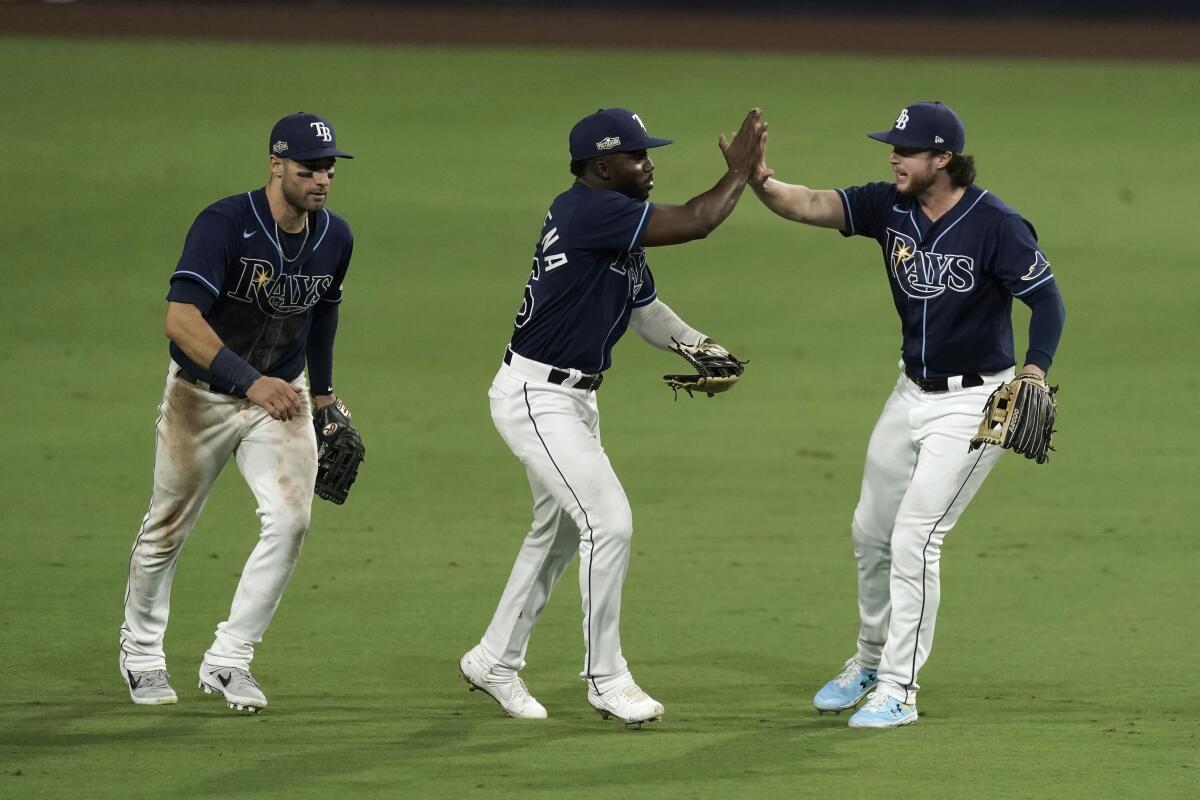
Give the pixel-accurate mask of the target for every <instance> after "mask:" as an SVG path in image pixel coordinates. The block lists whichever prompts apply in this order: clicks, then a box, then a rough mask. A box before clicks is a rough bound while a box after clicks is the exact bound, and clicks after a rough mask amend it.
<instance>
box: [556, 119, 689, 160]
mask: <svg viewBox="0 0 1200 800" xmlns="http://www.w3.org/2000/svg"><path fill="white" fill-rule="evenodd" d="M670 143H671V140H670V139H659V138H658V137H655V136H651V135H649V134H648V133H646V126H645V125H644V124H642V120H641V118H640V117H639V116H638V115H637V114H634V113H633V112H632V111H630V110H629V109H627V108H602V109H600V110H598V111H597V112H596V113H595V114H589V115H588V116H586V117H584V118H583V119H581V120H579V122H577V123H575V127H573V128H571V135H570V137H569V144H570V147H571V160H572V161H581V160H583V159H588V158H595V157H596V156H600V155H605V154H607V153H632V152H635V151H637V150H649V149H650V148H651V147H662V146H663V145H666V144H670Z"/></svg>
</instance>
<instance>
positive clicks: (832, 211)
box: [754, 178, 846, 230]
mask: <svg viewBox="0 0 1200 800" xmlns="http://www.w3.org/2000/svg"><path fill="white" fill-rule="evenodd" d="M754 194H756V195H757V196H758V199H759V200H761V201H762V203H763V205H764V206H766V207H767V208H769V209H771V210H772V211H774V212H775V213H776V214H778V215H779V216H781V217H783V218H784V219H791V220H795V221H796V222H803V223H804V224H806V225H816V226H817V227H819V228H836V229H839V230H840V229H841V228H844V227H845V226H846V213H845V212H844V211H843V210H842V199H841V198H840V197H838V193H837V192H835V191H834V190H833V189H810V188H808V187H807V186H799V185H797V184H793V183H784V182H783V181H777V180H775V179H774V178H767V179H766V180H765V181H764V182H763V184H762V185H761V186H754Z"/></svg>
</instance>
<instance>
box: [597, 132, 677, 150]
mask: <svg viewBox="0 0 1200 800" xmlns="http://www.w3.org/2000/svg"><path fill="white" fill-rule="evenodd" d="M674 143H675V140H674V139H659V138H658V137H657V136H647V137H646V138H645V139H639V140H638V141H636V142H630V143H629V144H627V145H623V146H619V147H614V148H613V149H612V150H611V151H609V152H612V153H633V152H636V151H638V150H649V149H650V148H651V147H665V146H666V145H669V144H674Z"/></svg>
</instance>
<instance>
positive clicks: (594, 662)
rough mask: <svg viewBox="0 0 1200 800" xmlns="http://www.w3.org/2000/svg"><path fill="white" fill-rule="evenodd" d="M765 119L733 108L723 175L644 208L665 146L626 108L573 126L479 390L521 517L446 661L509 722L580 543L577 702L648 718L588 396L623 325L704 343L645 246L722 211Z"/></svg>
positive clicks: (539, 710) (615, 486)
mask: <svg viewBox="0 0 1200 800" xmlns="http://www.w3.org/2000/svg"><path fill="white" fill-rule="evenodd" d="M765 131H766V123H764V122H762V121H761V112H760V111H759V110H758V109H753V110H751V111H750V113H749V114H747V115H746V119H745V120H744V121H743V123H742V126H741V129H740V131H739V132H738V133H737V135H736V136H735V137H734V138H733V140H732V141H726V140H725V138H724V137H723V136H722V137H721V138H720V140H719V143H720V147H721V150H722V152H723V153H724V156H725V161H726V164H727V166H728V169H727V171H726V173H725V174H724V176H722V178H721V179H720V180H719V181H718V182H717V184H716V185H715V186H714V187H713V188H712V189H710V190H708V191H707V192H704V193H703V194H700V195H698V196H696V197H694V198H692V199H691V200H689V201H688V202H687V203H685V204H684V205H681V206H671V205H663V204H651V203H649V202H647V198H648V197H649V195H650V191H651V189H653V188H654V162H653V161H652V160H651V159H650V156H649V155H648V151H649V150H650V149H651V148H655V147H662V146H664V145H668V144H670V143H671V140H670V139H660V138H656V137H653V136H650V135H649V134H648V133H647V132H646V127H645V125H644V124H643V121H642V120H641V119H640V118H639V117H638V115H637V114H634V113H632V112H630V111H628V110H626V109H623V108H605V109H601V110H599V111H597V112H596V113H594V114H591V115H589V116H587V117H585V118H584V119H582V120H580V121H579V122H578V123H577V124H576V125H575V126H574V127H573V128H572V129H571V133H570V137H569V140H570V151H571V173H572V174H573V175H574V176H575V182H574V184H573V185H572V186H571V187H570V188H569V189H568V190H567V191H565V192H563V193H562V194H560V195H559V196H558V197H557V198H555V200H554V202H553V203H551V204H550V210H549V212H548V213H547V214H546V217H545V220H544V222H543V224H542V229H541V233H540V235H539V237H538V242H537V245H536V247H535V249H534V255H533V269H532V272H531V273H530V275H529V279H528V282H527V283H526V284H525V289H524V298H523V300H522V302H521V306H520V309H519V310H518V311H517V316H516V321H515V322H514V325H513V334H512V339H511V342H510V344H509V345H508V347H507V349H506V350H505V353H504V359H503V363H502V364H501V366H500V370H499V372H497V373H496V377H495V379H494V380H493V382H492V385H491V388H490V390H489V392H488V397H489V399H490V401H491V412H492V420H493V422H494V423H495V425H496V428H497V430H498V431H499V432H500V436H501V437H502V438H503V439H504V441H505V442H506V443H507V444H508V446H509V447H510V448H511V449H512V451H513V453H514V454H515V455H516V456H517V458H519V459H520V460H521V462H522V463H523V464H524V465H525V471H526V475H527V477H528V479H529V486H530V489H531V490H532V492H533V523H532V527H531V529H530V531H529V533H528V535H527V536H526V537H525V540H524V543H523V544H522V546H521V549H520V552H519V553H518V554H517V560H516V564H515V565H514V566H513V569H512V574H511V575H510V576H509V579H508V585H507V586H506V587H505V588H504V593H503V595H502V596H501V598H500V603H499V606H498V607H497V608H496V612H495V615H494V616H493V617H492V621H491V624H490V625H489V626H488V628H487V630H486V631H485V632H484V635H483V639H482V640H481V641H480V643H479V644H478V645H476V646H475V647H474V648H472V649H471V650H470V651H468V652H467V653H466V654H465V655H464V656H463V657H462V658H461V660H460V661H459V670H460V672H461V674H462V677H463V678H464V679H465V680H466V681H467V683H469V684H470V685H471V687H472V690H474V689H480V690H482V691H484V692H486V693H487V694H489V695H491V697H492V698H493V699H495V701H496V702H497V703H499V705H500V707H501V708H502V709H503V710H504V711H505V712H506V713H507V714H509V715H510V716H513V717H520V718H526V719H543V718H545V717H546V709H545V708H544V707H543V706H542V705H541V704H540V703H539V702H538V701H537V700H535V699H534V698H533V697H532V696H530V694H529V692H528V690H527V689H526V688H525V684H524V682H523V681H522V680H521V678H520V677H518V675H517V672H518V671H519V670H520V669H521V668H523V667H524V666H525V650H526V647H527V645H528V643H529V636H530V634H531V632H532V631H533V627H534V625H535V624H536V623H537V619H538V615H539V614H541V612H542V609H543V608H544V607H545V605H546V601H547V600H548V599H549V597H550V592H551V591H552V590H553V589H554V586H555V584H556V583H557V582H558V579H559V578H560V577H561V576H562V574H563V572H564V571H565V570H566V568H567V566H568V564H569V563H570V562H571V559H572V557H573V556H574V554H575V552H576V551H578V552H579V558H580V563H579V589H580V593H581V594H582V597H583V644H584V659H583V670H582V673H581V677H582V678H583V679H584V680H585V681H586V683H587V688H588V692H587V699H588V702H589V703H590V704H591V705H592V707H593V708H595V709H596V710H597V711H599V712H600V714H601V715H602V716H603V717H604V718H605V719H607V718H609V717H615V718H616V719H618V720H620V721H622V722H624V723H626V724H640V723H643V722H650V721H653V720H657V719H661V717H662V716H663V706H662V704H661V703H659V702H658V701H657V700H655V699H654V698H652V697H650V696H649V695H647V694H646V693H645V692H644V691H642V690H641V689H640V688H639V687H638V685H637V683H635V682H634V679H633V676H632V675H631V674H630V671H629V667H628V665H627V664H626V662H625V658H624V657H623V656H622V654H621V636H620V616H621V586H622V583H623V582H624V579H625V573H626V570H627V568H628V566H629V545H630V539H631V537H632V536H633V516H632V513H631V511H630V508H629V501H628V500H627V499H626V497H625V491H624V489H623V488H622V487H621V483H620V481H619V480H618V479H617V476H616V474H615V473H614V472H613V468H612V465H611V464H610V463H609V461H608V456H607V455H606V454H605V452H604V448H603V446H602V445H601V442H600V419H599V410H598V408H597V404H596V390H597V389H599V388H600V384H601V381H602V380H603V378H604V371H605V370H607V369H608V368H609V366H611V364H612V359H611V353H612V348H613V345H615V344H616V343H617V340H618V339H620V338H621V336H622V335H623V334H624V333H625V330H626V328H627V327H632V328H633V329H634V330H636V331H637V332H638V333H639V334H640V335H641V336H642V337H643V338H644V339H645V340H646V341H647V342H649V343H650V344H651V345H654V346H656V347H660V348H663V349H667V348H669V347H670V346H671V344H672V340H674V341H678V342H683V343H686V344H698V343H700V342H701V341H710V340H709V339H708V337H706V336H705V335H704V334H703V333H701V332H699V331H697V330H695V329H693V328H691V327H689V326H688V325H687V323H685V322H684V321H683V320H681V319H680V318H679V317H678V316H677V315H676V314H675V313H674V312H673V311H672V310H671V309H670V308H669V307H668V306H667V305H666V304H665V303H663V302H662V300H660V299H658V294H657V291H656V288H655V282H654V276H653V275H652V274H651V272H650V267H649V266H648V265H647V263H646V248H647V247H654V246H658V245H669V244H680V243H682V242H689V241H692V240H694V239H701V238H703V237H705V236H706V235H708V234H709V233H710V232H712V231H713V230H714V229H715V228H716V227H717V226H718V225H720V224H721V223H722V222H723V221H724V220H725V218H726V217H728V216H729V214H730V213H731V212H732V211H733V209H734V206H735V205H736V204H737V202H738V199H739V198H740V197H741V195H742V192H743V190H744V189H745V187H746V183H747V179H748V178H749V176H750V174H751V172H753V170H754V169H755V166H756V164H758V163H759V161H760V160H761V158H762V155H761V152H760V150H761V147H762V142H763V136H764V134H765Z"/></svg>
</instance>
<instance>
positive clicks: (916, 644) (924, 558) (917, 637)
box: [904, 448, 987, 700]
mask: <svg viewBox="0 0 1200 800" xmlns="http://www.w3.org/2000/svg"><path fill="white" fill-rule="evenodd" d="M986 450H987V448H980V449H979V457H978V458H976V459H975V463H974V464H972V465H971V469H970V470H969V471H968V472H967V477H965V478H963V482H962V485H961V486H959V487H958V491H957V492H955V493H954V497H952V498H951V499H950V503H949V505H947V506H946V510H945V511H943V512H942V515H941V516H940V517H938V519H937V522H935V523H933V526H932V527H931V528H930V529H929V535H928V536H926V537H925V546H924V547H923V548H921V613H920V614H919V615H918V616H917V630H916V632H915V634H914V635H913V657H912V672H910V673H909V675H910V677H909V679H908V683H907V684H905V686H904V691H905V692H906V693H907V692H910V691H912V687H913V684H914V683H916V680H917V650H918V649H919V648H920V645H921V623H922V622H924V621H925V573H926V570H927V569H928V568H929V560H928V553H929V543H930V542H931V541H933V534H934V533H935V532H936V531H937V526H938V525H941V524H942V520H944V519H945V518H946V515H947V514H949V513H950V509H952V508H954V502H955V501H956V500H958V496H959V495H960V494H962V492H963V489H965V488H967V483H968V482H970V480H971V476H972V475H974V474H975V468H976V467H978V466H979V462H980V461H981V460H982V459H983V454H984V452H986ZM907 699H908V698H907V697H905V700H907Z"/></svg>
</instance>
